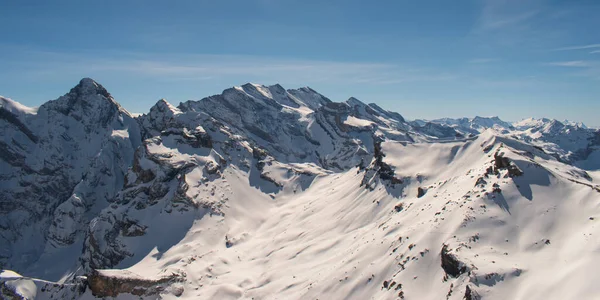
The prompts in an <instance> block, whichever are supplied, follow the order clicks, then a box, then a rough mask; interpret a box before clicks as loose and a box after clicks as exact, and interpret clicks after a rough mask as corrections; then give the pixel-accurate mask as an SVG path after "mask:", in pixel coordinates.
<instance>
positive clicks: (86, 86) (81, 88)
mask: <svg viewBox="0 0 600 300" xmlns="http://www.w3.org/2000/svg"><path fill="white" fill-rule="evenodd" d="M70 93H75V94H77V95H102V96H104V97H106V98H112V96H111V95H110V93H108V91H107V90H106V89H105V88H104V87H103V86H102V85H101V84H99V83H98V82H96V81H95V80H93V79H91V78H89V77H85V78H82V79H81V80H80V81H79V83H78V84H77V85H76V86H75V87H73V88H72V89H71V91H70Z"/></svg>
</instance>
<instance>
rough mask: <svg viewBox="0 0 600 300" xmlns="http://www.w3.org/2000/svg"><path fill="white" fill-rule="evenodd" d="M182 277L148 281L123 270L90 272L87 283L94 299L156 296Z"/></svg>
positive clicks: (171, 276) (173, 275) (172, 276)
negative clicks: (125, 294)
mask: <svg viewBox="0 0 600 300" xmlns="http://www.w3.org/2000/svg"><path fill="white" fill-rule="evenodd" d="M182 280H183V277H182V276H181V275H178V274H172V275H169V276H165V277H161V278H157V279H148V278H142V277H141V276H139V275H137V274H134V273H132V272H129V271H125V270H92V272H91V274H90V275H88V278H87V283H88V285H89V287H90V290H91V291H92V294H93V295H94V296H96V297H116V296H118V295H119V294H123V293H128V294H132V295H136V296H149V295H156V294H158V293H160V292H162V291H164V289H165V288H166V287H167V286H168V285H170V284H173V283H175V282H180V281H182Z"/></svg>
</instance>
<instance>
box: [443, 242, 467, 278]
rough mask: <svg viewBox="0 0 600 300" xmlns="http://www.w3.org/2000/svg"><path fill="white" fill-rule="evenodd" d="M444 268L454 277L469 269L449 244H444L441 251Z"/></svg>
mask: <svg viewBox="0 0 600 300" xmlns="http://www.w3.org/2000/svg"><path fill="white" fill-rule="evenodd" d="M441 258H442V269H444V271H445V272H446V274H448V275H450V276H452V277H458V276H460V275H461V274H463V273H465V272H466V271H467V267H466V265H465V264H464V263H463V262H461V261H460V260H458V258H457V257H456V256H455V255H454V254H452V253H451V250H450V249H448V245H447V244H444V245H443V246H442V251H441Z"/></svg>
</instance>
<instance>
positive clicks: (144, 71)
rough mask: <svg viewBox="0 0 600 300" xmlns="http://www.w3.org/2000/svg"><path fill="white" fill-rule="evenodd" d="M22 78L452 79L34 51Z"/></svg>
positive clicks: (395, 68) (361, 67)
mask: <svg viewBox="0 0 600 300" xmlns="http://www.w3.org/2000/svg"><path fill="white" fill-rule="evenodd" d="M18 64H19V65H18V66H17V67H18V69H20V70H21V71H20V73H21V76H29V77H32V78H34V77H35V78H36V79H44V78H46V77H48V76H52V74H56V72H60V73H62V74H72V76H81V75H84V76H92V77H94V76H101V75H105V74H112V73H120V74H130V75H131V76H142V77H145V78H154V79H157V80H161V81H169V82H173V81H207V80H219V79H223V78H232V77H234V78H237V77H239V78H246V80H255V81H257V82H271V81H276V82H281V83H285V82H287V83H294V82H298V83H302V84H307V83H325V82H326V83H371V84H377V85H380V84H394V83H403V82H416V81H439V80H449V79H450V78H452V76H450V75H445V76H440V75H439V73H440V72H439V71H438V70H424V69H411V68H405V67H403V66H399V65H396V64H388V63H378V62H344V61H320V60H306V59H292V58H276V57H263V56H250V55H212V54H181V53H177V54H160V55H157V54H148V53H121V54H120V55H119V54H115V53H113V54H112V55H110V56H109V57H103V58H99V57H98V56H97V55H95V54H94V53H91V54H85V53H75V54H74V53H40V52H36V53H32V54H31V55H28V56H27V57H26V59H23V60H21V61H20V62H18Z"/></svg>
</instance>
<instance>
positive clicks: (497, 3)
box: [478, 0, 540, 31]
mask: <svg viewBox="0 0 600 300" xmlns="http://www.w3.org/2000/svg"><path fill="white" fill-rule="evenodd" d="M539 13H540V6H539V4H538V3H537V1H531V0H484V1H483V6H482V10H481V14H480V16H479V22H478V27H479V28H478V30H480V31H489V30H499V29H503V28H507V27H515V26H521V25H523V24H524V23H526V22H528V21H529V20H531V19H533V18H534V17H536V16H537V15H538V14H539Z"/></svg>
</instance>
